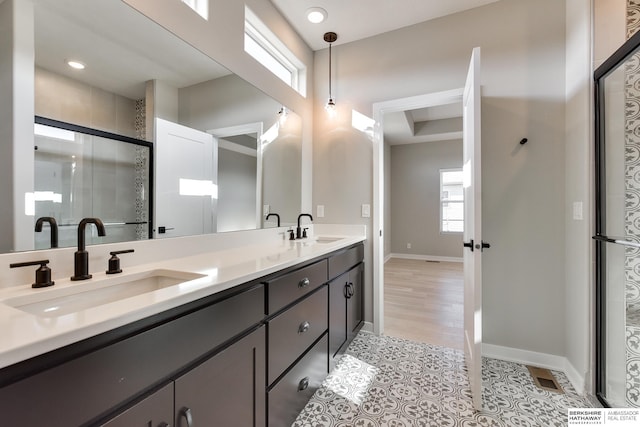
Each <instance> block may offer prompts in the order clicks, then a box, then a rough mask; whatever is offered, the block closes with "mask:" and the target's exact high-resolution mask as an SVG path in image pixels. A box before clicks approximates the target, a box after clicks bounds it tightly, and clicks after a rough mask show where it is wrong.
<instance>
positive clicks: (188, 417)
mask: <svg viewBox="0 0 640 427" xmlns="http://www.w3.org/2000/svg"><path fill="white" fill-rule="evenodd" d="M180 417H181V418H182V417H184V418H185V419H186V420H187V427H193V415H191V409H189V408H182V409H180Z"/></svg>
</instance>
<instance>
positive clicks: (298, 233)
mask: <svg viewBox="0 0 640 427" xmlns="http://www.w3.org/2000/svg"><path fill="white" fill-rule="evenodd" d="M303 216H307V217H309V219H310V220H311V221H313V217H312V216H311V214H305V213H303V214H300V215H298V227H297V228H296V239H302V237H303V236H302V229H301V228H300V218H302V217H303ZM304 237H307V236H304Z"/></svg>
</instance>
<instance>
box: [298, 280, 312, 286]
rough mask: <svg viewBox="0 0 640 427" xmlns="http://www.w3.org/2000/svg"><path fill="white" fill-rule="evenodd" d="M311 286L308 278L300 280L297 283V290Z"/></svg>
mask: <svg viewBox="0 0 640 427" xmlns="http://www.w3.org/2000/svg"><path fill="white" fill-rule="evenodd" d="M310 284H311V280H309V278H308V277H305V278H304V279H302V280H300V281H299V282H298V287H299V288H306V287H307V286H309V285H310Z"/></svg>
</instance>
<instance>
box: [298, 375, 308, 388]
mask: <svg viewBox="0 0 640 427" xmlns="http://www.w3.org/2000/svg"><path fill="white" fill-rule="evenodd" d="M307 387H309V377H304V378H303V379H301V380H300V382H299V383H298V391H303V390H306V389H307Z"/></svg>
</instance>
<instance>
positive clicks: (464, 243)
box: [462, 239, 473, 252]
mask: <svg viewBox="0 0 640 427" xmlns="http://www.w3.org/2000/svg"><path fill="white" fill-rule="evenodd" d="M462 246H463V247H465V248H469V249H471V252H473V239H471V240H470V241H469V242H462Z"/></svg>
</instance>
